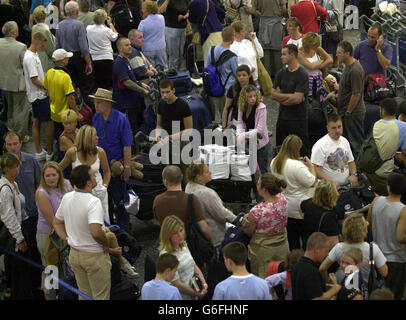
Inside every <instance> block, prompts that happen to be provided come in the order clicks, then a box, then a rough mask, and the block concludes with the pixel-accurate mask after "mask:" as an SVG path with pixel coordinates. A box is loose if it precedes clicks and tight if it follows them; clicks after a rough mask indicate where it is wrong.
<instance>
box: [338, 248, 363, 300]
mask: <svg viewBox="0 0 406 320" xmlns="http://www.w3.org/2000/svg"><path fill="white" fill-rule="evenodd" d="M361 263H362V251H361V249H359V248H357V247H348V248H346V249H345V250H344V252H343V255H342V257H341V262H340V267H341V269H342V271H343V272H344V274H345V277H344V279H343V280H342V282H341V285H342V288H341V290H340V292H339V293H338V294H337V300H362V293H363V292H365V290H364V285H363V280H362V275H361V272H359V268H360V267H361Z"/></svg>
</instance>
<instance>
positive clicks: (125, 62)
mask: <svg viewBox="0 0 406 320" xmlns="http://www.w3.org/2000/svg"><path fill="white" fill-rule="evenodd" d="M117 49H118V53H119V55H118V56H117V58H116V59H115V60H114V65H113V100H114V101H116V103H115V107H116V108H117V109H118V110H120V111H121V112H123V113H124V112H126V113H127V116H128V120H130V124H131V129H132V130H133V133H134V134H135V133H136V132H137V131H138V130H139V127H140V125H141V123H142V120H143V111H144V108H145V104H144V97H143V95H146V94H148V90H149V87H148V85H146V84H145V83H141V82H137V79H136V78H135V75H134V72H133V69H132V67H131V64H130V60H129V59H128V58H129V57H130V55H131V52H132V47H131V42H130V40H129V39H128V38H124V37H123V38H119V39H118V40H117Z"/></svg>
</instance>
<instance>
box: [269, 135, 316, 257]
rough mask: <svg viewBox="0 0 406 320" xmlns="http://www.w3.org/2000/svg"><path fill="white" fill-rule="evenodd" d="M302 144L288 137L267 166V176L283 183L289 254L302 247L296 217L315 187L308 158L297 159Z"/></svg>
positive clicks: (300, 220)
mask: <svg viewBox="0 0 406 320" xmlns="http://www.w3.org/2000/svg"><path fill="white" fill-rule="evenodd" d="M302 146H303V142H302V140H301V139H300V138H299V137H298V136H296V135H293V134H291V135H288V136H287V137H286V138H285V140H283V143H282V147H281V149H280V151H279V153H278V154H277V156H276V157H275V158H274V159H273V160H272V162H271V172H272V173H273V174H274V175H275V176H276V177H277V178H279V179H283V180H285V181H286V182H287V187H286V189H285V190H284V191H283V195H284V196H285V197H286V200H287V201H288V216H289V218H288V225H287V229H288V241H289V248H290V250H293V249H301V248H302V245H303V243H304V226H303V218H302V217H301V215H300V214H299V209H298V205H299V203H300V201H302V200H305V199H309V198H311V197H312V195H313V193H312V192H313V189H312V187H313V186H314V185H315V184H316V182H317V179H316V169H315V167H314V165H313V163H312V162H311V161H310V159H309V158H308V157H304V158H301V157H300V149H301V148H302Z"/></svg>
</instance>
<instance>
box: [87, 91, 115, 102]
mask: <svg viewBox="0 0 406 320" xmlns="http://www.w3.org/2000/svg"><path fill="white" fill-rule="evenodd" d="M89 97H90V98H93V99H100V100H105V101H110V102H114V101H113V100H112V99H113V92H111V91H110V90H106V89H103V88H98V89H97V91H96V93H95V94H94V95H89Z"/></svg>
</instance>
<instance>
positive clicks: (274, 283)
mask: <svg viewBox="0 0 406 320" xmlns="http://www.w3.org/2000/svg"><path fill="white" fill-rule="evenodd" d="M303 254H304V252H303V250H302V249H294V250H292V251H291V252H290V253H289V254H288V255H287V257H286V260H285V261H284V267H285V271H282V272H280V273H275V274H273V275H270V276H269V277H267V278H266V279H265V281H266V282H267V284H268V287H269V290H271V289H273V290H272V291H273V292H274V293H275V295H274V294H273V293H272V296H273V297H274V298H276V296H277V299H279V300H292V286H291V284H290V278H291V271H292V269H293V266H294V265H295V264H296V263H297V262H298V261H299V260H300V258H301V257H303ZM271 263H272V262H271ZM278 286H282V289H283V293H282V296H281V295H280V294H279V292H278V291H280V290H276V289H277V288H275V287H278ZM272 291H271V292H272Z"/></svg>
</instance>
